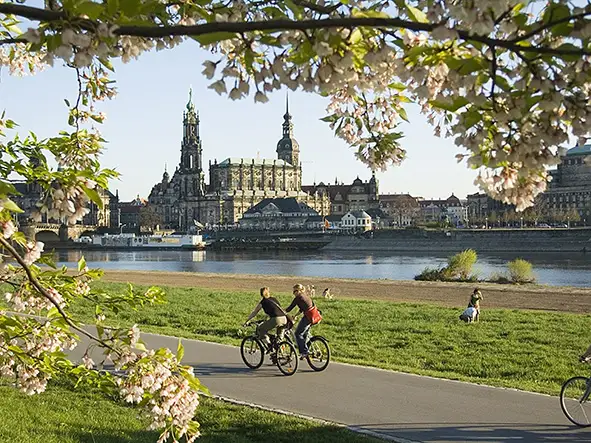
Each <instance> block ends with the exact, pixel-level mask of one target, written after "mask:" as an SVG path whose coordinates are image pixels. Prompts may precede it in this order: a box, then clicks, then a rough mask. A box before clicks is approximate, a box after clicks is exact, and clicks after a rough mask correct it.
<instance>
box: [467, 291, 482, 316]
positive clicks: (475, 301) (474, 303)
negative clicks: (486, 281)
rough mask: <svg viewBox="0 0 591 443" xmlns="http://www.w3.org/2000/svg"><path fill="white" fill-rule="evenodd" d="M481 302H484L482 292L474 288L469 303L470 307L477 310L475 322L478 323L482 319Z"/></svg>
mask: <svg viewBox="0 0 591 443" xmlns="http://www.w3.org/2000/svg"><path fill="white" fill-rule="evenodd" d="M480 300H484V297H483V296H482V292H480V289H478V288H474V291H473V292H472V295H471V296H470V301H469V302H468V307H469V308H474V309H475V310H476V314H475V317H474V321H478V319H479V318H480Z"/></svg>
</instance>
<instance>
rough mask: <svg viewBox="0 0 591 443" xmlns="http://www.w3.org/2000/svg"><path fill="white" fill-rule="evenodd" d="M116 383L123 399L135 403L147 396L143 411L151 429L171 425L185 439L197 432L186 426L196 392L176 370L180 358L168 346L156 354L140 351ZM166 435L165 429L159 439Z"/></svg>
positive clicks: (197, 398) (194, 406) (191, 417)
mask: <svg viewBox="0 0 591 443" xmlns="http://www.w3.org/2000/svg"><path fill="white" fill-rule="evenodd" d="M117 383H118V385H119V389H120V393H121V396H122V397H123V399H124V400H125V401H126V402H128V403H135V404H137V403H140V402H142V401H144V400H147V403H146V407H145V412H146V414H147V415H148V416H149V417H150V420H151V425H150V428H151V429H162V428H167V427H169V426H170V425H172V426H174V427H175V428H176V429H178V430H179V433H178V434H179V436H180V437H182V436H183V435H185V434H186V435H187V440H188V441H194V440H195V439H196V438H197V437H198V436H199V434H198V433H194V432H192V431H191V432H190V430H189V425H190V423H191V422H192V421H193V419H194V417H195V411H196V409H197V406H198V405H199V395H198V392H197V391H195V390H194V389H192V388H191V386H190V385H189V382H188V380H187V379H186V378H185V377H183V376H182V375H181V374H180V373H179V362H178V361H177V359H176V357H175V356H174V355H173V354H172V353H171V352H170V351H169V350H167V352H166V353H165V354H159V355H156V354H155V353H154V351H147V352H144V353H142V354H140V356H139V358H138V360H137V361H135V362H134V363H132V364H130V365H128V367H127V376H126V377H125V378H119V379H118V380H117ZM168 437H169V433H168V432H167V431H165V432H164V433H163V434H162V435H161V441H164V440H166V439H167V438H168ZM175 441H176V440H175Z"/></svg>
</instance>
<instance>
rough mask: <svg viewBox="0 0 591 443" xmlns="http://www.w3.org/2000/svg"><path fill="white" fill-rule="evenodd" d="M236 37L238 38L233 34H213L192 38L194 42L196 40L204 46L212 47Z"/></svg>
mask: <svg viewBox="0 0 591 443" xmlns="http://www.w3.org/2000/svg"><path fill="white" fill-rule="evenodd" d="M234 37H236V34H235V33H233V32H212V33H210V34H203V35H195V36H191V38H192V39H193V40H196V41H197V42H199V43H200V44H202V45H211V44H212V43H217V42H221V41H222V40H229V39H231V38H234Z"/></svg>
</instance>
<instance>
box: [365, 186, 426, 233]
mask: <svg viewBox="0 0 591 443" xmlns="http://www.w3.org/2000/svg"><path fill="white" fill-rule="evenodd" d="M379 199H380V207H381V208H382V210H383V211H384V212H385V213H386V214H388V216H389V217H390V218H391V219H392V224H393V225H394V226H398V227H402V226H410V225H412V224H413V223H414V222H415V221H417V219H418V218H419V215H420V212H421V207H420V205H419V200H418V199H417V198H416V197H413V196H412V195H410V194H381V195H380V197H379ZM370 215H372V214H370ZM372 217H373V215H372Z"/></svg>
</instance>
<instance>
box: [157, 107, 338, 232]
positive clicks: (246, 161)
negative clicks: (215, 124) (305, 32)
mask: <svg viewBox="0 0 591 443" xmlns="http://www.w3.org/2000/svg"><path fill="white" fill-rule="evenodd" d="M291 118H292V117H291V114H290V113H289V106H288V104H287V103H286V112H285V115H284V116H283V119H284V122H283V137H282V138H281V139H280V140H279V142H278V143H277V150H276V152H277V157H278V158H277V159H258V158H257V159H254V158H227V159H225V160H223V161H221V162H218V161H217V159H215V160H214V161H213V162H211V161H210V162H209V185H207V186H206V184H205V180H204V177H205V174H204V172H203V164H202V158H203V150H202V146H201V138H200V135H199V115H198V113H197V112H196V111H195V107H194V105H193V103H192V101H191V97H189V102H188V103H187V106H186V110H185V112H184V115H183V141H182V143H181V161H180V164H179V166H178V167H177V169H176V171H175V173H174V175H173V176H172V178H171V177H170V176H169V175H168V173H167V172H166V171H165V172H164V175H163V176H162V180H161V182H160V183H158V184H156V185H155V186H154V187H153V188H152V191H151V192H150V196H149V197H148V200H149V203H150V205H152V206H154V208H155V210H156V211H157V212H158V213H159V215H160V218H161V219H162V221H163V225H164V227H168V228H176V229H180V230H188V229H190V228H191V227H192V226H194V225H196V224H197V223H199V224H202V225H205V226H219V225H228V224H231V225H233V224H236V223H237V222H238V220H240V219H241V218H242V216H243V215H244V213H245V212H247V211H248V209H249V208H251V207H253V206H255V205H256V204H257V203H259V202H260V201H262V200H264V199H267V198H296V199H297V200H298V201H302V202H304V203H306V204H307V205H309V206H310V207H312V208H314V209H318V210H319V212H320V213H321V214H322V213H324V212H323V211H324V208H325V207H326V206H328V204H327V198H326V197H325V196H321V195H314V196H311V195H309V194H307V193H305V192H303V191H302V185H301V183H302V167H301V164H300V148H299V145H298V143H297V141H296V140H295V139H294V137H293V123H292V121H291Z"/></svg>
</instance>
